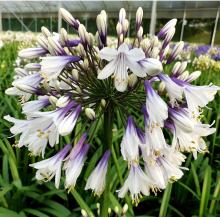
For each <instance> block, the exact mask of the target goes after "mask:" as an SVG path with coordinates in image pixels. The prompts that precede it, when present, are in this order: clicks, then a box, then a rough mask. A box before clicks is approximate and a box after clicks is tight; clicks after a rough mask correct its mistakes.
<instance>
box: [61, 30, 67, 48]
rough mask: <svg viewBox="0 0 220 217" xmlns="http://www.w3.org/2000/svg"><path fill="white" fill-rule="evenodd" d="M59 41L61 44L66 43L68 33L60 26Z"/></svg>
mask: <svg viewBox="0 0 220 217" xmlns="http://www.w3.org/2000/svg"><path fill="white" fill-rule="evenodd" d="M60 41H61V44H62V45H63V46H65V45H67V43H68V34H67V31H66V30H65V29H64V28H61V30H60Z"/></svg>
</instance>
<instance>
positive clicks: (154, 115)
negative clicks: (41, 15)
mask: <svg viewBox="0 0 220 217" xmlns="http://www.w3.org/2000/svg"><path fill="white" fill-rule="evenodd" d="M59 13H60V14H61V16H62V17H63V19H64V20H65V21H66V22H67V23H68V24H69V25H70V26H71V27H72V28H73V29H74V31H75V32H76V35H77V36H76V37H75V38H72V37H71V36H69V35H68V33H67V31H66V30H65V29H64V28H62V29H61V30H59V33H51V32H50V31H49V30H48V29H47V28H46V27H42V34H41V35H40V36H39V37H38V39H37V44H38V45H37V46H36V47H34V48H27V49H24V50H21V51H20V52H19V56H20V58H23V59H24V58H25V59H29V62H28V63H27V64H26V65H24V66H20V68H15V76H14V81H13V82H12V87H11V88H9V89H7V90H6V91H5V93H6V94H8V95H15V96H20V97H21V101H22V113H23V114H25V115H26V116H25V118H24V119H22V120H21V119H16V118H13V117H11V116H10V115H6V116H5V117H4V119H5V120H7V121H9V122H11V123H13V124H14V126H12V127H11V128H10V131H11V133H12V134H13V135H20V138H19V141H18V142H17V147H19V148H20V147H22V146H25V147H27V148H28V150H29V151H30V152H31V153H32V154H33V155H41V156H42V157H43V158H44V157H45V158H47V157H48V153H51V152H52V151H54V152H55V150H57V149H58V147H56V149H55V148H54V146H57V145H58V144H59V143H60V144H59V147H63V144H62V140H61V137H63V136H68V139H70V141H71V144H75V143H76V145H74V147H73V148H72V150H71V151H70V149H71V146H72V145H70V144H69V145H66V146H65V147H64V148H63V149H62V150H60V151H58V153H57V154H55V155H54V156H53V157H51V158H48V159H45V160H42V161H40V162H37V163H34V164H32V165H31V166H32V167H34V168H36V169H37V173H36V178H37V179H39V180H43V181H48V180H51V179H52V178H53V177H54V176H55V186H56V187H57V188H58V187H59V182H60V177H61V171H62V168H63V170H64V174H65V175H64V176H65V183H64V187H65V188H66V189H68V190H71V189H72V188H74V187H75V185H76V183H77V179H78V178H79V177H80V174H81V172H82V171H83V169H84V165H85V166H86V165H87V164H86V160H87V154H88V151H89V148H90V147H91V148H90V151H89V155H88V157H90V156H92V155H93V154H95V152H96V151H97V150H98V148H100V149H99V150H101V151H102V152H103V153H104V154H103V156H102V158H101V160H100V161H99V162H98V164H97V165H96V166H95V165H94V168H93V170H92V172H91V174H89V176H88V179H87V183H86V186H85V189H86V190H87V189H91V190H92V191H93V192H94V193H95V194H96V195H98V196H100V195H101V194H102V193H103V191H105V186H107V187H106V189H107V190H108V191H109V189H111V188H110V184H111V181H112V180H110V176H109V175H110V174H109V173H110V172H111V171H112V170H110V169H109V168H111V166H112V164H111V161H110V151H109V150H111V151H112V155H113V154H114V156H113V157H114V160H118V159H119V158H120V154H119V153H118V152H115V151H114V153H113V150H114V147H112V146H113V145H114V146H115V145H117V144H118V143H116V142H114V144H113V142H112V141H114V140H112V138H113V136H114V135H115V134H116V132H122V131H119V130H120V129H119V128H121V127H122V126H124V128H125V130H124V131H123V132H124V135H123V136H122V141H121V144H120V151H121V156H122V158H123V159H124V161H126V164H127V165H128V169H129V174H128V176H127V178H126V179H125V182H124V185H123V187H122V188H121V189H120V190H119V193H118V196H119V197H124V196H125V195H126V193H127V192H128V191H129V192H130V195H131V198H132V200H133V201H134V202H135V204H137V203H138V202H139V199H140V197H141V195H146V196H148V195H149V194H150V193H151V191H153V192H154V193H156V192H157V191H158V190H161V189H165V188H166V186H167V184H168V183H169V182H173V181H177V180H179V179H180V178H181V177H182V176H183V171H182V169H183V167H182V164H183V162H184V160H185V155H184V154H183V153H182V152H190V153H192V154H193V156H194V157H195V158H196V157H197V154H198V153H200V152H205V151H207V147H206V144H205V139H204V137H206V136H208V135H210V134H212V133H214V132H215V128H214V127H212V124H211V125H210V124H208V123H206V124H203V123H202V111H201V108H205V107H206V106H207V105H208V103H209V102H210V101H212V100H213V99H214V96H215V94H216V93H217V91H218V90H220V87H218V86H215V85H212V84H210V85H206V86H195V85H193V84H191V82H192V81H194V80H196V79H197V78H198V77H199V76H200V74H201V72H200V71H195V72H193V73H190V71H189V69H188V67H187V62H186V61H181V58H180V57H181V54H182V52H183V49H184V42H182V41H180V42H178V43H175V44H171V40H172V38H173V36H174V34H175V29H176V23H177V19H172V20H170V21H169V22H168V23H167V24H166V25H165V26H164V27H163V28H162V29H161V30H160V31H159V33H157V35H150V36H148V35H145V34H144V33H145V31H144V26H143V25H142V19H143V10H142V8H138V10H137V13H136V20H135V26H134V28H133V29H135V34H132V35H134V37H133V38H132V39H131V38H130V39H129V38H128V34H127V33H128V30H129V29H132V28H131V27H130V25H131V24H130V23H129V21H128V19H127V18H126V11H125V9H124V8H122V9H121V10H120V12H119V19H118V22H117V24H116V27H115V29H116V33H117V34H116V37H115V38H111V37H109V36H108V15H107V12H105V11H104V10H102V11H101V12H100V13H99V14H98V16H97V19H96V25H97V31H96V34H95V35H93V34H92V33H90V32H89V31H88V30H87V29H86V27H85V26H84V25H83V24H81V23H80V22H79V21H78V20H77V19H75V18H74V17H73V16H72V15H71V14H70V13H69V12H68V11H67V10H66V9H63V8H61V9H60V11H59ZM185 47H186V46H185ZM200 57H201V56H200ZM200 57H199V58H200ZM208 57H209V58H210V55H209V56H208ZM177 59H178V61H177ZM206 59H207V58H205V60H203V62H206ZM212 61H214V60H212ZM169 64H170V67H166V65H169ZM205 65H206V64H205ZM171 67H172V68H171ZM170 68H171V70H170ZM168 70H170V72H167V71H168ZM30 99H31V100H30ZM29 100H30V101H29ZM126 122H127V124H126ZM113 127H114V129H113ZM99 131H100V132H102V133H103V136H102V137H100V138H101V139H102V140H101V143H100V142H97V141H100V139H94V137H96V136H98V135H99ZM85 132H86V133H85ZM113 132H114V133H113ZM164 132H166V134H164ZM167 133H168V134H169V138H172V139H169V138H166V137H165V135H167ZM79 137H80V139H78V138H79ZM65 139H66V138H65ZM71 139H73V140H71ZM76 141H77V142H76ZM48 144H49V145H48ZM89 144H91V145H89ZM98 145H99V147H98ZM115 150H118V149H115ZM68 152H70V153H69V154H68ZM115 155H116V156H115ZM96 159H97V158H96ZM62 165H63V167H62ZM90 169H92V168H90ZM90 171H91V170H90ZM87 175H88V174H87ZM117 187H118V186H117ZM105 195H106V194H104V197H105Z"/></svg>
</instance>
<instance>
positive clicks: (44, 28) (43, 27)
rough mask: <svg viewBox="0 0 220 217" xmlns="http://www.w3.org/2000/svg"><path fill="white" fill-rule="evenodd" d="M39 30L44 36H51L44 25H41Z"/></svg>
mask: <svg viewBox="0 0 220 217" xmlns="http://www.w3.org/2000/svg"><path fill="white" fill-rule="evenodd" d="M41 32H42V33H43V34H44V35H45V37H50V36H52V34H51V32H50V31H49V29H48V28H46V27H45V26H42V27H41Z"/></svg>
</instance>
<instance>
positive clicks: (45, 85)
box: [43, 80, 51, 92]
mask: <svg viewBox="0 0 220 217" xmlns="http://www.w3.org/2000/svg"><path fill="white" fill-rule="evenodd" d="M43 87H44V89H45V90H46V91H47V92H50V91H51V87H50V85H49V83H48V82H47V81H46V80H44V81H43Z"/></svg>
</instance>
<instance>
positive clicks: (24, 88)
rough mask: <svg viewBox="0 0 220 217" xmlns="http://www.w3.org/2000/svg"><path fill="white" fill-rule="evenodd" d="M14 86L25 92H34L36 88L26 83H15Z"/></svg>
mask: <svg viewBox="0 0 220 217" xmlns="http://www.w3.org/2000/svg"><path fill="white" fill-rule="evenodd" d="M15 87H16V88H17V89H19V90H21V91H23V92H26V93H36V88H34V87H32V86H29V85H26V84H16V85H15Z"/></svg>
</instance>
